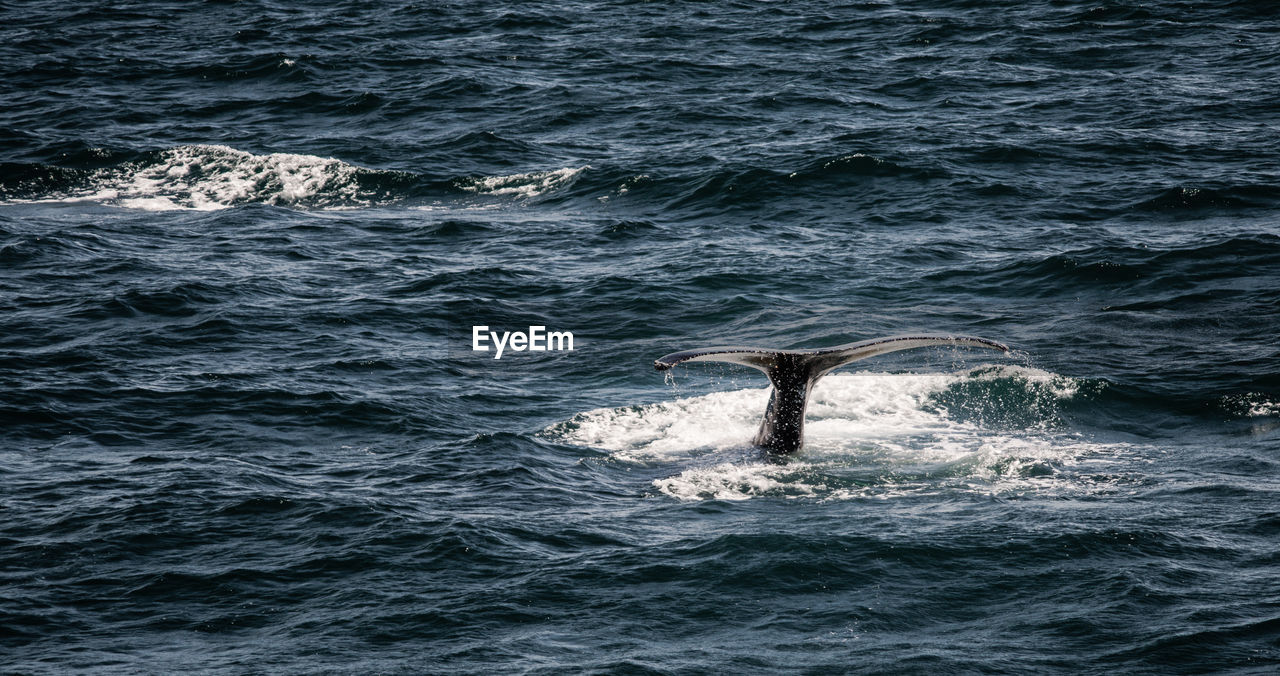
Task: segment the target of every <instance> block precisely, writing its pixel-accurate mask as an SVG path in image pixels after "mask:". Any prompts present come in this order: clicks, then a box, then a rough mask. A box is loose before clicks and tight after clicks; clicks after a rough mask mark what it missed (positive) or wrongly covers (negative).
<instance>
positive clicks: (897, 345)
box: [653, 334, 1009, 453]
mask: <svg viewBox="0 0 1280 676" xmlns="http://www.w3.org/2000/svg"><path fill="white" fill-rule="evenodd" d="M930 345H959V346H964V347H985V348H989V349H992V350H1000V351H1001V352H1008V351H1009V348H1008V347H1007V346H1006V345H1004V344H1003V343H997V342H996V341H994V340H987V339H986V338H976V337H974V336H949V335H932V334H923V335H906V336H889V337H887V338H873V339H871V340H864V341H861V342H858V343H849V344H848V345H839V346H837V347H827V348H820V349H815V350H771V349H767V348H762V347H707V348H702V349H698V350H685V351H683V352H673V353H671V354H669V355H667V356H665V357H662V358H661V359H658V360H657V361H655V362H654V363H653V365H654V367H655V368H657V369H658V370H659V371H666V370H668V369H670V368H671V367H673V366H675V365H676V364H682V363H684V362H690V361H720V362H728V363H731V364H742V365H744V366H750V367H752V368H755V369H759V370H760V371H763V372H764V374H765V375H767V376H769V382H770V383H772V384H773V392H772V393H771V394H770V395H769V406H768V408H766V409H765V412H764V420H763V421H761V423H760V431H759V432H757V433H756V437H755V441H754V443H755V444H756V445H757V446H760V447H762V448H764V449H766V450H768V451H770V452H773V453H793V452H795V451H797V450H799V449H800V447H801V446H802V445H803V444H804V411H805V407H806V406H807V405H808V403H809V393H810V392H811V391H812V390H813V385H814V383H816V382H818V380H819V379H821V378H822V376H825V375H827V374H828V373H830V372H831V371H832V370H834V369H836V368H838V367H840V366H843V365H845V364H848V363H850V362H855V361H858V360H860V359H866V358H867V357H874V356H876V355H878V354H885V353H887V352H897V351H898V350H909V349H912V348H916V347H928V346H930Z"/></svg>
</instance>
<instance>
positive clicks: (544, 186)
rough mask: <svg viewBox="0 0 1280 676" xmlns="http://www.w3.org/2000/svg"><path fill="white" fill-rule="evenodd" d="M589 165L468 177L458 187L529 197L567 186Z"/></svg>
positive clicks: (494, 193)
mask: <svg viewBox="0 0 1280 676" xmlns="http://www.w3.org/2000/svg"><path fill="white" fill-rule="evenodd" d="M588 168H589V167H585V166H583V167H577V168H574V167H566V168H564V169H556V170H555V171H532V172H529V173H526V174H511V175H510V176H488V177H484V178H473V179H468V180H467V181H466V182H463V183H461V184H460V185H459V186H458V187H460V188H462V189H463V190H466V191H468V192H473V193H476V194H478V195H498V196H507V197H517V198H521V199H529V198H532V197H537V196H539V195H545V194H547V193H550V192H552V191H555V190H560V189H561V188H566V187H568V186H570V185H572V184H573V182H574V181H576V180H577V179H578V177H579V176H580V175H582V172H583V171H586V170H587V169H588Z"/></svg>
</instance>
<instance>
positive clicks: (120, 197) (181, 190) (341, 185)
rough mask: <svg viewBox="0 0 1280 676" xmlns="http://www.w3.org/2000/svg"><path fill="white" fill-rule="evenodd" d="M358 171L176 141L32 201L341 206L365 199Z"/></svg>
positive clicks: (154, 206)
mask: <svg viewBox="0 0 1280 676" xmlns="http://www.w3.org/2000/svg"><path fill="white" fill-rule="evenodd" d="M362 171H368V170H364V169H360V168H359V167H356V166H353V165H350V164H347V163H345V162H342V161H341V160H336V159H333V158H325V157H316V156H314V155H295V154H289V153H271V154H267V155H255V154H253V153H249V152H245V151H242V150H236V149H234V148H228V147H226V146H216V145H190V146H178V147H176V148H170V149H168V150H164V151H161V152H159V153H157V154H156V156H155V157H154V158H152V159H150V160H148V161H147V162H145V163H127V164H124V165H120V166H116V167H109V168H106V169H101V170H98V171H97V172H95V173H94V174H93V175H91V176H90V177H89V181H88V187H87V188H85V189H83V190H81V191H79V192H75V193H72V194H68V195H57V196H50V197H46V198H42V199H40V200H36V201H39V202H100V203H104V204H111V205H115V206H121V207H125V208H130V209H142V210H146V211H168V210H179V209H181V210H200V211H211V210H216V209H226V208H228V207H232V206H235V205H237V204H244V203H249V202H262V203H266V204H274V205H280V206H293V205H305V206H311V207H319V208H342V207H351V206H363V205H366V204H368V200H367V199H365V197H364V196H362V195H361V191H360V187H359V184H358V182H357V181H356V178H357V176H358V174H359V173H360V172H362Z"/></svg>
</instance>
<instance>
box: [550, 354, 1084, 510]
mask: <svg viewBox="0 0 1280 676" xmlns="http://www.w3.org/2000/svg"><path fill="white" fill-rule="evenodd" d="M984 385H998V386H999V387H1000V388H1001V389H1000V393H999V394H998V395H992V396H990V399H991V400H990V401H982V402H966V404H967V408H966V411H965V413H966V415H959V414H958V413H959V412H958V411H955V410H950V409H948V408H947V406H945V405H944V404H945V403H946V402H948V401H950V400H952V399H954V398H956V397H963V396H967V395H970V394H972V395H974V396H988V395H985V394H983V392H984V390H983V389H982V388H983V386H984ZM1077 389H1078V385H1077V384H1076V383H1075V382H1074V381H1071V380H1070V379H1066V378H1062V377H1060V376H1056V375H1054V374H1051V373H1047V372H1044V371H1038V370H1035V369H1028V368H1020V367H999V368H992V367H986V368H981V369H972V370H968V371H963V372H959V373H943V374H887V373H858V374H834V375H831V376H828V377H826V378H824V379H823V380H822V381H820V382H819V383H818V385H817V386H816V387H815V389H814V393H813V396H812V397H811V400H810V403H809V409H808V416H807V418H806V420H807V423H806V428H805V448H804V450H803V451H802V452H801V453H800V454H798V455H796V456H794V457H792V458H790V459H788V461H787V462H785V463H777V462H772V461H770V460H769V459H768V458H765V457H763V456H762V455H761V454H760V453H754V452H745V451H744V449H745V447H746V446H747V445H748V444H749V442H750V440H751V437H752V436H753V434H754V433H755V431H756V427H757V426H758V425H759V423H760V416H761V414H762V413H763V411H764V408H765V404H766V402H767V401H768V397H769V389H768V388H767V387H762V388H759V389H744V390H735V391H730V392H716V393H712V394H706V395H701V396H695V397H687V398H681V399H676V400H674V401H665V402H659V403H655V404H649V405H646V406H633V407H627V408H613V409H596V410H593V411H587V412H585V413H581V414H579V415H577V416H575V417H574V418H573V419H572V420H571V421H569V422H568V423H566V424H562V425H560V426H557V427H555V428H553V430H552V431H551V434H553V435H555V436H558V437H559V438H561V439H562V440H564V441H566V442H569V443H574V444H579V445H582V446H588V447H592V448H597V449H601V450H605V451H608V452H609V453H610V455H611V457H613V458H614V459H615V460H617V461H619V462H624V463H638V464H644V465H649V466H664V465H670V466H671V468H672V470H673V475H671V476H667V477H664V478H661V479H657V480H655V481H654V482H653V485H654V487H655V488H656V489H657V490H658V491H659V492H661V493H664V494H666V495H669V496H672V497H675V498H678V499H682V500H696V499H724V500H741V499H747V498H751V497H756V496H774V497H787V498H797V497H803V498H821V499H843V498H851V497H859V496H868V495H877V496H885V495H891V494H896V493H899V492H919V491H931V490H942V489H944V488H947V487H953V488H954V487H961V488H963V489H964V490H978V491H984V492H996V493H1006V492H1009V491H1019V490H1028V489H1035V488H1042V487H1045V486H1049V485H1054V484H1059V485H1060V484H1062V483H1063V481H1064V480H1063V479H1062V478H1060V477H1059V475H1060V474H1061V472H1062V470H1064V468H1067V467H1070V466H1072V465H1076V464H1078V463H1080V462H1081V461H1082V460H1083V459H1085V458H1088V457H1091V456H1095V455H1099V452H1100V451H1102V450H1105V448H1106V445H1104V444H1098V443H1094V442H1090V441H1087V440H1084V439H1082V438H1080V437H1079V436H1078V435H1074V434H1071V433H1070V432H1068V431H1066V430H1064V429H1061V428H1058V427H1055V426H1054V424H1053V419H1054V415H1055V411H1054V408H1055V406H1054V402H1060V401H1063V400H1067V399H1071V398H1072V397H1074V396H1076V395H1077V394H1078V391H1077ZM1029 402H1030V403H1032V404H1034V407H1038V409H1037V410H1036V411H1035V416H1034V419H1032V420H1029V421H1028V419H1027V416H1025V415H1015V416H1009V415H1005V414H1006V413H1008V412H1007V411H1003V410H1002V409H1003V408H1007V407H1009V406H1022V407H1025V406H1027V405H1028V403H1029ZM984 407H985V409H987V410H985V411H984V410H983V409H984ZM975 411H976V412H975ZM1010 417H1012V418H1014V419H1017V420H1019V421H1020V424H1021V426H1020V427H1015V428H1012V429H1011V428H1010V426H1009V425H1008V424H1003V425H987V424H984V423H983V422H982V421H983V420H987V419H993V420H1000V421H1007V420H1008V419H1009V418H1010ZM1059 487H1061V486H1059ZM1079 488H1081V487H1079V486H1074V487H1073V488H1072V489H1073V490H1075V489H1079ZM1095 488H1096V487H1095Z"/></svg>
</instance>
